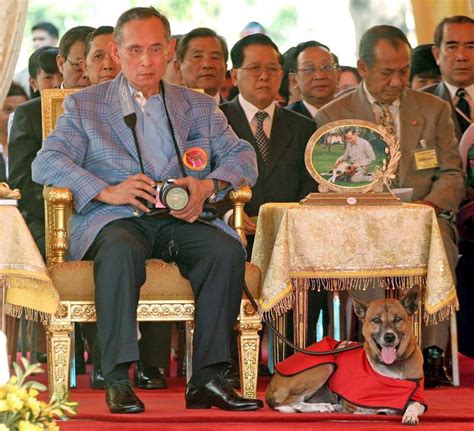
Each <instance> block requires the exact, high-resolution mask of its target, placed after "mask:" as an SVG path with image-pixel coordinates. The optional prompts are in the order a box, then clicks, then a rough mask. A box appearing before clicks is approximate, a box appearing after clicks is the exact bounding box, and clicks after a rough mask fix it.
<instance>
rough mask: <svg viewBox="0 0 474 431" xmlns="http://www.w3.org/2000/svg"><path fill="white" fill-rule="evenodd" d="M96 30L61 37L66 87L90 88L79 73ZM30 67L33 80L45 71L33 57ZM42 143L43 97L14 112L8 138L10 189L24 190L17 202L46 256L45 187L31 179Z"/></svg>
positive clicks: (78, 30) (60, 60)
mask: <svg viewBox="0 0 474 431" xmlns="http://www.w3.org/2000/svg"><path fill="white" fill-rule="evenodd" d="M93 30H94V29H93V28H92V27H86V26H80V27H74V28H72V29H70V30H69V31H67V32H66V33H65V34H64V36H63V37H62V38H61V41H60V44H59V54H58V59H57V67H58V68H59V70H60V71H61V73H62V75H63V84H62V85H63V87H64V88H76V87H83V86H85V85H86V84H87V85H89V79H88V78H87V76H86V75H85V74H84V73H83V72H82V71H81V70H80V66H79V60H80V59H81V58H82V57H83V56H84V41H85V39H86V36H87V35H88V34H89V33H90V32H91V31H93ZM40 49H41V48H40ZM76 64H77V66H76ZM28 68H29V74H30V78H32V79H36V78H37V76H38V74H39V72H40V71H41V70H42V69H41V67H40V64H39V63H38V61H37V59H36V60H35V57H34V54H32V56H31V61H30V62H29V65H28ZM77 68H79V71H77V70H76V69H77ZM49 72H50V73H49V75H53V72H54V71H52V70H51V71H49ZM43 88H52V87H50V86H44V87H43V86H41V90H42V89H43ZM42 142H43V136H42V129H41V98H37V99H33V100H30V101H29V102H27V103H24V104H22V105H20V106H19V107H18V109H17V110H16V111H15V117H14V118H13V124H12V128H11V133H10V139H9V146H10V166H9V177H10V183H11V186H12V187H13V188H18V189H20V191H21V194H22V196H23V198H22V199H21V200H20V201H19V202H18V206H19V208H20V210H21V212H22V213H23V215H24V217H25V220H26V223H27V225H28V228H29V229H30V231H31V234H32V235H33V238H34V240H35V242H36V244H37V246H38V248H39V250H40V252H41V254H42V255H43V256H45V243H44V241H45V240H44V200H43V195H42V193H43V186H41V185H39V184H36V183H34V182H33V181H32V179H31V163H32V162H33V159H34V158H35V156H36V153H37V152H38V151H39V150H40V148H41V144H42Z"/></svg>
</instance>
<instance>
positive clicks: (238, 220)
mask: <svg viewBox="0 0 474 431" xmlns="http://www.w3.org/2000/svg"><path fill="white" fill-rule="evenodd" d="M229 198H230V200H231V201H232V203H233V204H234V215H233V217H232V220H233V222H232V227H233V228H234V229H235V230H236V231H237V233H238V234H239V236H240V239H241V241H242V243H243V244H244V245H245V246H247V237H246V236H245V228H244V207H245V204H246V203H247V202H249V201H250V199H252V189H251V188H250V187H249V186H241V187H239V188H238V189H235V190H232V191H231V192H230V193H229Z"/></svg>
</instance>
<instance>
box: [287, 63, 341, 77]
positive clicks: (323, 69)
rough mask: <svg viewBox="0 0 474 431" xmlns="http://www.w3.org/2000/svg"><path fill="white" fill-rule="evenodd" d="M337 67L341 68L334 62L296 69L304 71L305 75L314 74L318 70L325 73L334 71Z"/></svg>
mask: <svg viewBox="0 0 474 431" xmlns="http://www.w3.org/2000/svg"><path fill="white" fill-rule="evenodd" d="M336 69H339V65H338V64H336V63H334V64H323V65H322V66H308V67H303V68H302V69H296V70H297V71H298V72H303V75H314V74H315V73H316V72H317V71H318V70H320V71H321V72H323V73H332V72H334V71H335V70H336Z"/></svg>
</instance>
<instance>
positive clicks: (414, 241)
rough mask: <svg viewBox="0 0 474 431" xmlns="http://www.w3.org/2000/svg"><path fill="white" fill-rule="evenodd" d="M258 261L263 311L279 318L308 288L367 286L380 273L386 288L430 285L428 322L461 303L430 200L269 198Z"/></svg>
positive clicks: (255, 259)
mask: <svg viewBox="0 0 474 431" xmlns="http://www.w3.org/2000/svg"><path fill="white" fill-rule="evenodd" d="M252 263H254V264H256V265H257V266H258V267H260V269H261V271H262V277H263V281H262V287H261V293H260V304H259V305H260V311H261V312H262V313H263V314H268V315H270V316H271V317H273V318H275V317H277V316H281V315H282V314H283V313H284V312H286V311H287V310H289V309H290V308H292V307H293V304H294V303H296V304H297V306H296V308H297V307H298V305H299V306H300V307H301V306H302V304H301V298H300V297H299V296H302V295H301V293H303V294H304V293H307V290H308V289H310V288H313V289H321V288H324V289H329V290H337V289H357V288H366V287H368V286H371V285H373V284H374V279H377V280H378V281H377V283H376V284H377V285H379V286H381V287H390V288H398V287H410V286H412V285H414V284H420V285H421V286H422V287H424V289H423V291H424V301H423V302H424V315H423V317H424V319H425V321H427V322H430V323H435V322H436V321H437V320H439V319H445V318H448V317H449V316H450V315H451V313H452V312H453V311H455V310H456V309H457V307H458V302H457V297H456V289H455V284H454V281H453V278H452V275H451V272H450V270H449V265H448V260H447V257H446V253H445V251H444V246H443V242H442V239H441V234H440V230H439V226H438V223H437V220H436V215H435V212H434V210H433V209H432V208H431V207H429V206H426V205H417V204H403V205H390V206H329V205H327V206H326V205H324V206H317V205H299V204H297V203H288V204H286V203H271V204H265V205H263V206H262V207H261V208H260V212H259V216H258V224H257V231H256V235H255V241H254V247H253V253H252ZM303 305H304V304H303ZM305 329H306V328H304V329H303V332H304V333H305V332H306V331H305ZM295 332H300V333H301V328H298V325H296V327H295ZM303 339H304V338H303ZM296 341H297V343H298V344H300V345H302V338H301V337H297V340H296Z"/></svg>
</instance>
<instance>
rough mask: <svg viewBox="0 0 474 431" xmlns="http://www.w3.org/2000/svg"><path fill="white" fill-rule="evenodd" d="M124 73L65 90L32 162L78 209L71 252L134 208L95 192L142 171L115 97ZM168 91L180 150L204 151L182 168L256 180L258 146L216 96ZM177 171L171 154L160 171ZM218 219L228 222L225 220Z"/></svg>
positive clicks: (77, 253) (40, 179) (36, 175)
mask: <svg viewBox="0 0 474 431" xmlns="http://www.w3.org/2000/svg"><path fill="white" fill-rule="evenodd" d="M122 77H123V75H122V74H119V75H118V76H117V77H116V78H115V79H114V80H113V81H109V82H106V83H104V84H100V85H96V86H93V87H89V88H86V89H84V90H82V91H79V92H77V93H75V94H73V95H71V96H69V97H67V98H66V99H65V102H64V108H65V112H64V114H63V115H61V117H60V118H59V119H58V121H57V124H56V128H55V129H54V131H53V132H52V133H51V135H50V136H49V137H48V138H47V139H46V140H45V141H44V143H43V147H42V149H41V150H40V151H39V152H38V155H37V157H36V159H35V160H34V162H33V164H32V174H33V180H34V181H35V182H37V183H39V184H44V185H54V186H56V187H67V188H69V189H70V190H71V191H72V193H73V196H74V209H75V211H74V214H73V217H72V223H71V230H70V233H71V236H70V249H69V257H70V259H73V260H78V259H81V258H82V257H83V256H84V254H85V253H86V251H87V250H88V248H89V247H90V245H91V244H92V242H93V241H94V238H95V237H96V235H97V234H98V233H99V231H100V230H101V229H102V227H104V226H105V225H106V224H108V223H110V222H112V221H114V220H118V219H122V218H128V217H134V215H133V212H134V211H135V208H134V207H133V206H131V205H123V206H112V205H108V204H104V203H102V202H98V201H96V200H94V197H95V196H97V194H98V193H99V192H100V191H101V190H102V189H104V188H106V187H108V186H110V185H114V184H118V183H120V182H121V181H123V180H125V179H126V178H127V177H129V176H131V175H135V174H137V173H139V172H140V165H139V162H138V157H137V152H136V149H135V144H134V141H133V136H132V132H131V130H130V129H129V128H128V127H127V126H126V124H125V122H124V120H123V115H124V114H123V112H122V107H121V104H120V100H119V84H120V81H121V79H123V78H122ZM165 94H166V104H167V108H168V111H169V114H170V117H171V121H172V124H173V129H174V131H175V135H176V140H177V142H178V147H179V149H180V153H181V154H183V153H184V151H186V149H188V148H192V147H200V148H202V149H203V150H204V151H206V153H207V155H208V158H209V163H208V165H207V166H206V168H205V169H204V170H202V171H192V170H188V169H186V173H187V175H190V176H193V177H197V178H217V179H220V180H223V181H227V182H229V183H230V184H231V185H232V187H233V188H235V187H238V186H241V185H244V184H247V185H249V186H252V185H253V184H255V181H256V178H257V164H256V156H255V151H254V149H253V148H252V146H251V145H250V144H249V143H248V142H246V141H244V140H241V139H239V138H238V137H237V136H236V135H235V133H234V132H233V131H232V129H231V128H230V127H229V125H228V123H227V120H226V118H225V116H224V114H222V112H221V111H220V110H219V108H218V106H217V103H216V102H215V100H214V99H213V98H211V97H209V96H206V95H204V94H200V93H198V92H196V91H193V90H188V89H186V88H182V87H177V86H173V85H168V84H165ZM144 165H145V166H144V167H145V173H146V174H147V175H149V176H150V177H152V175H151V172H152V167H151V166H150V165H149V164H148V163H147V162H146V160H144ZM180 176H181V174H180V170H179V164H178V160H177V157H176V156H174V157H173V158H172V159H171V160H170V162H169V163H168V165H167V167H166V169H165V172H164V174H163V178H161V179H168V178H177V177H180ZM155 179H156V180H159V179H160V178H155ZM215 223H217V224H218V225H219V227H221V228H223V229H226V227H225V225H224V224H223V223H222V221H220V220H216V222H215ZM227 231H228V232H229V230H228V229H227ZM229 233H230V232H229Z"/></svg>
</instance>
